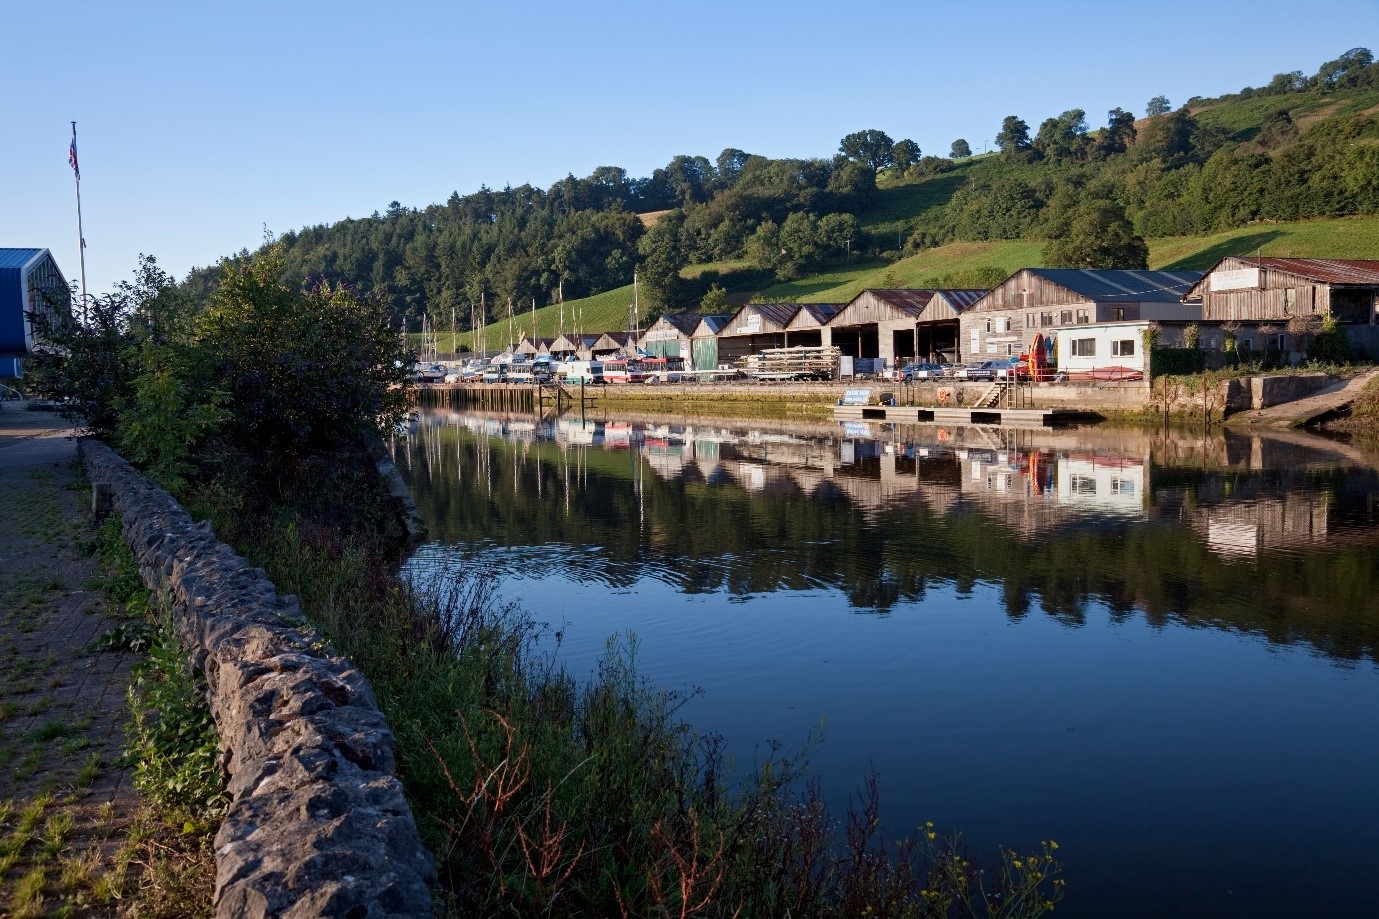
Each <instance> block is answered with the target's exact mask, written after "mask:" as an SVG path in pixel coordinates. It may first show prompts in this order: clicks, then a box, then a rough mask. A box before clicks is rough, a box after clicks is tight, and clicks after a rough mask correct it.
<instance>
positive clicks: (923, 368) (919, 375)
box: [896, 361, 947, 383]
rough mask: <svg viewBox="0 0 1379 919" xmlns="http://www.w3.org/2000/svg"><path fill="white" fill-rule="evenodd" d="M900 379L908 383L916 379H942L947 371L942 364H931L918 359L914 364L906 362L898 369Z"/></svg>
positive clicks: (897, 373)
mask: <svg viewBox="0 0 1379 919" xmlns="http://www.w3.org/2000/svg"><path fill="white" fill-rule="evenodd" d="M896 375H897V377H898V378H899V379H901V380H904V381H905V382H906V383H913V382H914V381H915V380H942V379H943V378H944V377H945V376H946V375H947V372H946V371H945V369H944V367H943V365H942V364H931V363H929V362H928V361H916V362H914V363H913V364H906V365H905V366H904V367H901V368H900V369H899V370H897V371H896Z"/></svg>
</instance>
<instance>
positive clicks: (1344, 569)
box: [394, 411, 1379, 658]
mask: <svg viewBox="0 0 1379 919" xmlns="http://www.w3.org/2000/svg"><path fill="white" fill-rule="evenodd" d="M394 449H395V452H396V458H397V460H398V462H399V464H400V465H401V467H402V468H403V470H404V474H405V475H406V476H407V477H408V478H409V480H410V482H411V484H412V486H413V490H414V492H415V494H416V495H417V497H418V503H419V505H420V506H421V509H422V513H423V516H424V518H425V519H426V522H427V525H428V527H429V528H430V531H431V533H432V534H433V536H434V538H435V541H436V543H437V544H439V545H442V546H446V547H456V546H458V547H461V548H462V550H463V551H465V552H469V553H471V554H473V553H476V552H481V551H486V550H490V549H492V548H494V547H496V546H501V547H502V550H503V551H501V552H488V554H487V555H486V556H485V561H486V563H488V564H490V565H494V566H496V567H497V568H498V569H499V570H500V571H506V572H509V573H519V574H520V573H525V574H528V575H532V574H536V573H549V572H551V571H554V570H561V571H564V572H565V573H566V576H568V577H570V578H573V579H576V580H591V581H596V582H598V583H601V584H604V585H606V586H607V587H609V588H613V589H629V588H631V586H632V585H634V584H635V583H636V582H637V581H638V580H639V579H642V578H654V579H658V580H660V581H662V582H663V583H666V584H667V585H670V586H672V587H674V588H675V589H676V590H678V591H682V592H685V593H702V592H718V591H722V592H725V593H727V594H729V595H730V596H734V597H737V598H739V599H740V598H743V597H746V596H751V595H755V594H761V593H765V592H771V591H780V590H786V591H792V590H793V591H803V590H813V589H821V588H833V589H837V590H840V591H841V592H842V594H843V595H844V596H845V597H846V598H847V600H848V602H849V603H850V604H851V605H852V606H853V607H854V608H856V609H859V610H867V611H880V612H885V611H887V610H889V609H891V608H892V607H893V606H894V605H895V604H896V603H898V602H902V601H908V600H915V599H918V598H920V597H922V596H923V595H924V593H925V591H926V589H927V588H928V587H929V586H930V585H933V584H952V585H956V586H957V587H958V589H959V590H963V591H970V590H971V588H972V586H973V585H974V584H977V583H981V582H989V583H994V584H998V585H1000V587H1001V592H1002V598H1003V604H1004V607H1005V609H1006V612H1007V614H1008V615H1010V616H1012V617H1020V616H1024V615H1026V614H1027V613H1028V612H1029V610H1030V609H1031V608H1032V607H1033V606H1034V605H1036V604H1037V605H1038V607H1039V608H1040V609H1041V610H1042V611H1043V612H1045V613H1047V614H1049V615H1051V616H1054V617H1056V618H1058V619H1060V620H1061V621H1064V622H1066V623H1069V624H1077V623H1080V622H1082V621H1083V619H1084V616H1085V607H1086V604H1087V602H1088V601H1089V600H1097V601H1101V602H1105V603H1106V604H1107V605H1108V606H1109V607H1110V608H1111V609H1112V610H1113V611H1114V612H1115V613H1116V614H1117V615H1127V614H1129V613H1131V612H1132V611H1139V612H1141V613H1143V614H1144V615H1145V616H1146V617H1148V619H1149V620H1150V621H1151V622H1153V623H1157V624H1162V623H1163V622H1165V621H1167V620H1168V619H1169V618H1171V617H1178V618H1180V619H1186V620H1188V621H1191V622H1194V623H1196V624H1209V625H1213V626H1217V627H1229V628H1238V629H1245V630H1249V631H1254V632H1259V633H1261V634H1265V635H1268V636H1269V637H1270V638H1271V639H1273V640H1278V641H1291V640H1296V639H1303V640H1306V641H1309V642H1311V643H1312V644H1313V645H1315V646H1316V647H1317V648H1319V649H1322V650H1324V651H1325V652H1326V653H1328V654H1332V655H1335V656H1337V657H1342V658H1355V657H1361V656H1369V657H1375V655H1376V649H1377V648H1379V641H1376V637H1377V636H1376V626H1375V623H1376V622H1379V564H1376V561H1379V558H1376V554H1375V546H1376V544H1379V508H1377V507H1376V503H1377V502H1376V495H1377V494H1379V476H1376V472H1375V469H1374V467H1373V466H1371V465H1368V464H1367V463H1366V462H1365V461H1364V459H1363V457H1360V456H1358V455H1354V454H1351V453H1349V452H1348V451H1346V449H1345V448H1344V447H1339V446H1334V445H1328V444H1327V443H1326V442H1323V441H1318V440H1315V439H1301V438H1297V437H1293V438H1281V439H1279V438H1268V437H1264V436H1247V437H1237V436H1232V435H1227V436H1224V437H1221V436H1217V437H1211V438H1201V437H1191V436H1180V435H1175V434H1172V433H1164V432H1138V431H1124V430H1121V431H1106V430H1099V429H1083V430H1076V431H1058V432H1049V431H1027V430H1022V431H1012V430H1001V429H992V428H942V427H933V426H909V427H906V426H878V425H870V424H860V423H848V424H847V425H844V426H841V427H837V426H830V425H795V426H793V427H790V428H786V429H780V428H776V429H773V428H770V427H761V426H757V425H753V424H750V423H717V424H715V423H708V424H704V423H693V424H692V423H684V424H669V423H664V422H633V421H625V420H582V419H578V418H562V419H542V420H536V419H533V418H532V417H530V416H503V415H495V414H485V413H459V412H445V411H435V412H429V413H424V414H423V415H422V416H421V417H420V420H419V422H418V423H417V424H416V425H415V426H414V427H413V428H412V429H411V431H410V432H409V435H408V436H407V437H406V438H403V439H400V440H397V441H395V443H394ZM1036 543H1037V544H1038V547H1039V551H1038V552H1032V551H1030V549H1031V546H1032V545H1034V544H1036ZM572 548H574V549H577V550H578V551H572ZM447 551H451V550H447ZM424 557H426V553H423V558H424Z"/></svg>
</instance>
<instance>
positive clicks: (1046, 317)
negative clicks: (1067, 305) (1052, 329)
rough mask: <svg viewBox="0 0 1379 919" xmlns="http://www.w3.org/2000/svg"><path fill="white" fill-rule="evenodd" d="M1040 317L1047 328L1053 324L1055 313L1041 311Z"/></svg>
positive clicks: (1040, 322) (1041, 322)
mask: <svg viewBox="0 0 1379 919" xmlns="http://www.w3.org/2000/svg"><path fill="white" fill-rule="evenodd" d="M1039 317H1040V321H1039V324H1040V325H1042V326H1043V327H1044V328H1046V329H1047V328H1048V327H1049V326H1051V325H1053V313H1040V314H1039Z"/></svg>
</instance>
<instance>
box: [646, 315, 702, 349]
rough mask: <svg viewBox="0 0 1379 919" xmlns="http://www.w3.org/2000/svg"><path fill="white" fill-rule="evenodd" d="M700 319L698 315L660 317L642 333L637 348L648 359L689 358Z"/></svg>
mask: <svg viewBox="0 0 1379 919" xmlns="http://www.w3.org/2000/svg"><path fill="white" fill-rule="evenodd" d="M701 318H702V317H701V316H700V315H699V314H698V313H677V314H676V315H674V316H661V317H660V318H659V319H657V320H656V321H655V322H653V323H652V324H651V325H650V326H648V327H647V330H646V331H645V332H643V333H642V337H641V338H640V339H638V341H637V347H638V348H639V349H640V350H642V351H643V352H645V353H646V354H647V355H648V356H650V357H689V355H690V349H691V348H692V347H693V346H692V344H691V341H692V340H693V338H694V330H695V328H697V327H698V325H699V321H700V319H701Z"/></svg>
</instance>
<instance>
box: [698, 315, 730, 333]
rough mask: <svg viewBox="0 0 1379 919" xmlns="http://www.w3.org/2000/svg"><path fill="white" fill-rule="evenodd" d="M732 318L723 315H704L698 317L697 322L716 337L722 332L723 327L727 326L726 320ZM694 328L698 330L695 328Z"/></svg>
mask: <svg viewBox="0 0 1379 919" xmlns="http://www.w3.org/2000/svg"><path fill="white" fill-rule="evenodd" d="M732 318H733V317H732V316H730V315H726V314H724V313H705V314H704V315H703V316H700V317H699V321H700V322H702V323H703V324H704V325H706V326H708V327H709V331H710V332H712V333H713V334H715V335H717V334H718V333H719V332H721V331H723V327H724V326H725V325H727V324H728V320H729V319H732ZM695 328H698V326H696V327H695Z"/></svg>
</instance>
